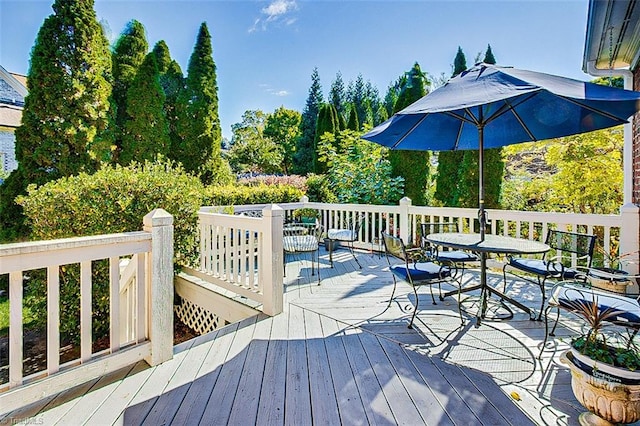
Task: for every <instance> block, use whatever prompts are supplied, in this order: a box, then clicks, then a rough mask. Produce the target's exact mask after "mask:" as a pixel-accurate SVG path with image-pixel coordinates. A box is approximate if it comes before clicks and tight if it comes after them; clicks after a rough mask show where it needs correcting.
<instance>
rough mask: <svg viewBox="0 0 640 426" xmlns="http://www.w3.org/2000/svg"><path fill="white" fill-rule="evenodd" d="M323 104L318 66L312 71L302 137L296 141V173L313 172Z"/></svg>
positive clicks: (294, 160)
mask: <svg viewBox="0 0 640 426" xmlns="http://www.w3.org/2000/svg"><path fill="white" fill-rule="evenodd" d="M321 104H322V86H321V85H320V76H319V74H318V68H314V69H313V72H312V73H311V87H310V88H309V96H308V97H307V102H306V104H305V107H304V110H303V111H302V122H301V123H300V137H299V138H298V141H297V142H296V153H295V155H294V157H293V171H294V173H297V174H301V175H306V174H307V173H309V172H313V171H314V170H313V158H314V155H315V154H314V149H313V147H314V143H313V141H314V139H315V137H316V123H317V121H318V112H319V110H320V105H321Z"/></svg>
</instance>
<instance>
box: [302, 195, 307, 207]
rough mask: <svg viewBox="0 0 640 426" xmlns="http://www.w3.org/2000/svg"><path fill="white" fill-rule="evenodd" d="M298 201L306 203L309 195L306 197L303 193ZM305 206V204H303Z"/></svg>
mask: <svg viewBox="0 0 640 426" xmlns="http://www.w3.org/2000/svg"><path fill="white" fill-rule="evenodd" d="M300 202H301V203H302V204H307V203H308V202H309V197H307V196H306V195H303V196H302V197H300ZM303 207H306V206H303Z"/></svg>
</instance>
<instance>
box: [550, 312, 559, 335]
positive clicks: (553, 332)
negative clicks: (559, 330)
mask: <svg viewBox="0 0 640 426" xmlns="http://www.w3.org/2000/svg"><path fill="white" fill-rule="evenodd" d="M557 311H558V315H556V322H555V324H553V329H551V332H550V333H549V336H555V335H556V327H557V326H558V321H560V308H559V307H558V308H557Z"/></svg>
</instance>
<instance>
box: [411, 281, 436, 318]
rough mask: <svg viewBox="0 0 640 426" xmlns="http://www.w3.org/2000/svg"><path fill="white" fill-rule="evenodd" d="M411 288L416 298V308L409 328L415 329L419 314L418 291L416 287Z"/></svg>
mask: <svg viewBox="0 0 640 426" xmlns="http://www.w3.org/2000/svg"><path fill="white" fill-rule="evenodd" d="M411 287H413V294H414V295H415V296H416V306H415V308H414V309H413V315H411V321H409V328H413V320H414V319H415V318H416V314H417V313H418V304H419V303H418V302H419V301H418V289H416V286H414V285H412V286H411ZM431 296H433V293H432V294H431Z"/></svg>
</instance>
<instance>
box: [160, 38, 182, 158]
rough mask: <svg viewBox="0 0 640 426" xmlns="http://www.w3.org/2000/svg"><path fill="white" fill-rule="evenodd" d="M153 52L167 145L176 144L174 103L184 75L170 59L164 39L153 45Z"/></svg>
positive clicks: (176, 122)
mask: <svg viewBox="0 0 640 426" xmlns="http://www.w3.org/2000/svg"><path fill="white" fill-rule="evenodd" d="M153 54H154V55H155V57H156V63H157V64H158V73H159V76H160V79H159V81H160V86H162V91H163V92H164V96H165V100H164V115H165V117H166V119H167V124H168V126H169V140H170V143H169V146H170V147H172V146H177V145H178V144H179V143H180V140H179V136H178V130H177V126H178V114H177V110H176V103H177V102H178V95H179V94H180V91H181V90H183V89H184V76H183V75H182V69H180V65H179V64H178V63H177V62H176V61H174V60H172V59H171V54H170V53H169V47H168V46H167V44H166V43H165V42H164V40H160V41H159V42H157V43H156V45H155V46H154V47H153Z"/></svg>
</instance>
